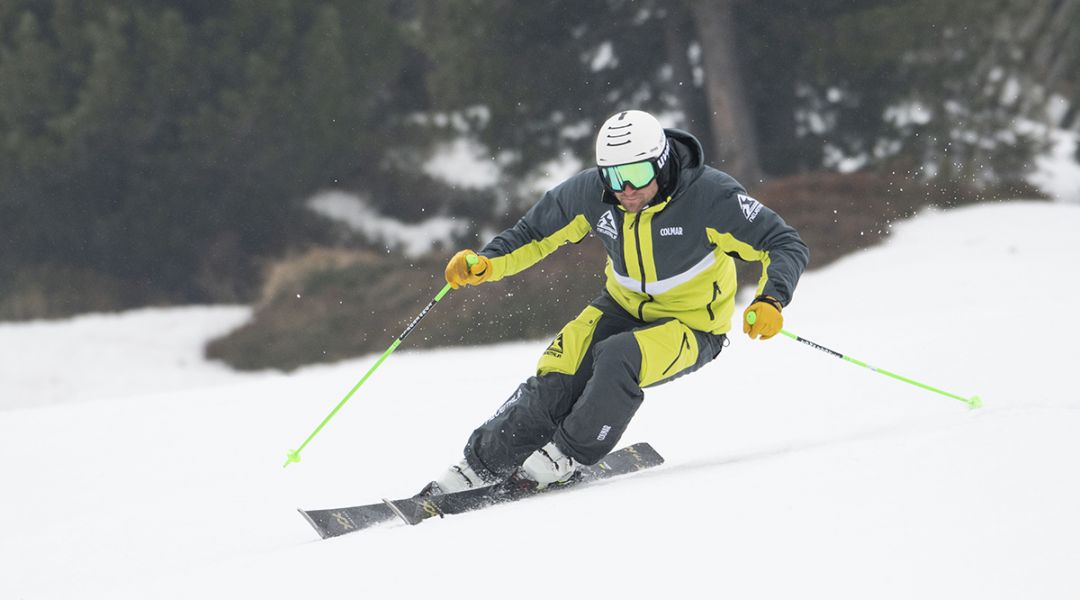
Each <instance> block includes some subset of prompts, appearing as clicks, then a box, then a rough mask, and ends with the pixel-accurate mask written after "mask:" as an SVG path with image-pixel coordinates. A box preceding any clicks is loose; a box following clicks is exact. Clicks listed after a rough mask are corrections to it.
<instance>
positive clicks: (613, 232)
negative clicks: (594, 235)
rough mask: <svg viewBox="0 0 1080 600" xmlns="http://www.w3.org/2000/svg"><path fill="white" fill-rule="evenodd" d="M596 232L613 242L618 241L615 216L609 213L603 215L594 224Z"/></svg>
mask: <svg viewBox="0 0 1080 600" xmlns="http://www.w3.org/2000/svg"><path fill="white" fill-rule="evenodd" d="M596 230H597V231H599V232H600V233H603V234H604V235H606V236H608V237H609V238H611V239H613V240H617V239H619V230H618V229H616V228H615V216H614V215H612V214H611V211H610V210H609V211H607V212H606V213H604V214H603V215H602V216H601V217H600V220H599V221H597V222H596Z"/></svg>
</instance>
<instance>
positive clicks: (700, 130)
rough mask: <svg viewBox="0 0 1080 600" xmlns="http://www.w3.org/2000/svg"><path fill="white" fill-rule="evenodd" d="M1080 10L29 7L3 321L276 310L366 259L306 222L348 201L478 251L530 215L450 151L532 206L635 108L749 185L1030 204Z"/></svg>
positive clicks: (276, 2) (998, 4)
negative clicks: (608, 126) (456, 145)
mask: <svg viewBox="0 0 1080 600" xmlns="http://www.w3.org/2000/svg"><path fill="white" fill-rule="evenodd" d="M1078 5H1080V2H1078V1H1077V0H948V1H944V2H942V1H940V0H908V1H903V2H895V1H893V2H885V1H878V0H863V1H851V0H821V1H819V2H803V1H801V0H772V1H767V2H758V1H749V0H712V1H700V2H689V1H686V2H662V1H660V0H642V1H637V2H632V1H629V0H603V1H597V2H588V3H580V2H513V1H510V0H494V1H481V0H461V1H450V2H443V1H436V0H412V1H406V2H394V1H390V0H385V1H368V2H361V1H356V0H271V1H267V2H252V1H237V2H219V1H211V0H183V1H180V0H99V1H95V2H85V1H80V0H5V1H4V2H3V3H0V317H3V318H26V317H34V316H52V315H61V314H70V313H72V312H79V311H82V310H89V309H109V308H121V307H126V306H136V305H141V304H147V303H173V302H220V301H250V300H251V299H252V298H253V297H254V295H255V294H256V293H257V290H258V287H259V285H260V281H261V279H262V276H263V275H262V274H263V272H264V270H265V267H266V266H267V265H268V264H270V262H272V261H273V260H274V259H275V258H277V257H281V256H283V255H284V254H286V253H288V252H290V251H294V250H299V249H302V248H304V247H307V246H310V245H333V244H340V243H343V238H342V237H341V235H342V234H341V232H340V231H336V230H335V229H333V228H332V227H331V226H330V225H329V224H328V223H327V222H324V221H322V220H320V219H319V218H317V217H316V216H315V215H313V214H312V213H311V212H310V211H307V210H306V209H305V208H304V201H305V199H306V198H308V197H309V196H310V195H311V194H313V193H314V192H317V191H319V190H321V189H328V188H339V189H346V190H353V191H357V192H361V193H363V195H364V196H365V197H366V198H369V199H370V201H371V202H372V204H373V205H374V206H375V207H376V208H377V209H378V210H379V211H381V212H382V213H384V214H387V215H390V216H394V217H396V218H398V219H401V220H404V221H415V220H418V219H421V218H426V217H430V216H431V215H433V214H440V213H447V214H454V215H460V216H462V217H464V218H467V219H469V220H470V222H471V223H472V224H473V229H472V230H471V231H472V232H473V235H474V236H475V231H477V230H479V229H480V228H484V227H498V226H502V225H505V224H507V222H508V220H512V219H513V218H515V217H516V215H517V214H518V208H517V206H515V203H516V202H521V201H524V199H521V198H514V197H512V194H513V192H511V191H507V190H512V189H513V188H512V186H505V187H502V186H497V189H491V190H460V189H455V188H454V187H453V186H450V185H448V184H445V183H440V182H438V181H435V180H432V179H431V178H430V177H428V176H426V175H425V174H424V172H423V170H422V169H421V165H422V164H423V163H424V161H425V160H426V159H427V158H428V157H429V156H430V155H431V152H432V150H433V148H434V147H435V144H436V143H437V142H439V141H445V140H447V139H452V138H454V137H457V136H470V137H472V138H474V139H476V140H478V141H479V142H481V143H483V144H484V145H485V146H486V147H487V148H488V150H489V151H490V153H491V155H492V156H493V157H494V159H496V160H497V162H498V164H499V166H500V167H501V169H502V172H503V173H504V177H505V178H506V180H508V181H510V180H512V179H513V178H514V177H517V176H521V175H524V174H527V173H529V172H530V171H533V170H535V169H536V168H537V167H538V166H539V165H542V164H544V163H545V162H547V161H550V160H552V159H555V158H558V157H559V156H560V155H561V154H562V153H564V152H567V151H570V152H572V153H574V155H575V156H576V157H578V158H580V159H581V160H583V161H584V162H585V163H586V164H587V162H588V161H589V157H590V156H591V145H592V136H593V132H594V131H595V126H596V125H597V124H598V123H599V122H600V121H601V120H603V119H604V118H605V117H606V116H607V115H608V114H610V113H611V112H613V111H614V110H616V109H619V108H625V107H640V108H644V109H647V110H653V111H658V112H661V113H665V114H670V115H673V116H674V118H676V119H678V120H679V121H680V123H681V125H682V126H684V127H686V128H688V129H691V130H692V131H694V132H695V133H697V134H698V135H699V136H700V137H701V138H702V139H703V141H704V142H705V143H706V146H707V148H708V150H707V152H708V154H709V156H710V157H711V160H710V162H711V163H712V164H714V165H715V166H718V167H719V168H722V169H725V170H728V171H730V172H732V173H733V174H735V175H736V176H738V177H740V178H742V179H743V180H744V181H748V182H761V181H767V180H770V179H776V178H780V177H784V176H788V175H793V174H798V173H807V172H815V171H821V170H834V169H837V168H839V167H840V166H841V165H844V166H846V167H847V168H856V169H861V170H879V171H888V172H899V173H904V174H905V176H907V177H910V178H911V179H913V180H919V181H944V182H948V183H950V184H963V185H969V186H974V187H977V188H989V187H993V186H1001V185H1010V184H1012V183H1015V182H1018V181H1020V180H1021V179H1022V177H1023V176H1024V174H1025V173H1026V172H1027V171H1028V170H1029V169H1030V162H1031V158H1032V156H1033V153H1034V152H1036V151H1038V150H1039V148H1040V143H1041V139H1042V138H1041V132H1040V130H1039V129H1038V128H1037V127H1031V126H1021V125H1020V124H1024V123H1032V124H1043V125H1049V126H1054V127H1059V126H1061V127H1077V126H1078V116H1077V107H1076V103H1075V102H1072V103H1071V104H1070V103H1069V101H1070V100H1072V99H1075V98H1076V97H1077V96H1078V94H1077V90H1078V89H1080V81H1078V79H1077V73H1080V58H1078V57H1080V34H1078V29H1077V27H1076V26H1075V23H1077V22H1080V10H1078ZM1055 95H1057V96H1060V97H1062V98H1064V99H1066V102H1064V103H1062V102H1058V103H1056V104H1055V103H1054V102H1052V100H1053V99H1054V97H1055ZM1055 106H1058V107H1064V108H1061V109H1058V110H1048V109H1050V108H1053V107H1055ZM508 196H509V198H507V197H508ZM506 199H509V200H510V202H506V201H502V200H506ZM473 239H475V238H473ZM354 242H355V241H353V243H354Z"/></svg>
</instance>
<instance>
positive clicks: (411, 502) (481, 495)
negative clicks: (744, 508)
mask: <svg viewBox="0 0 1080 600" xmlns="http://www.w3.org/2000/svg"><path fill="white" fill-rule="evenodd" d="M663 462H664V458H663V457H662V456H660V454H659V453H657V452H656V450H654V449H653V447H652V446H650V445H649V444H647V443H639V444H634V445H632V446H627V447H626V448H623V449H621V450H616V451H615V452H612V453H611V454H608V455H607V456H605V457H604V458H603V460H601V461H600V462H598V463H596V464H595V465H589V466H580V467H578V469H577V472H576V473H575V474H574V477H573V478H572V479H570V481H567V482H566V483H563V484H559V485H552V486H548V487H547V488H545V489H543V490H538V489H536V487H535V483H534V482H531V481H527V480H522V479H518V478H516V477H511V478H510V479H507V480H506V481H503V482H502V483H498V484H495V485H493V486H489V487H485V488H479V489H475V490H466V491H463V492H455V493H452V494H441V495H437V496H427V497H421V496H414V497H412V498H405V499H403V500H383V502H384V503H385V506H386V507H387V508H388V509H390V510H391V511H393V513H394V514H396V515H397V516H398V517H400V518H401V520H403V521H405V522H406V523H408V524H409V525H418V524H420V523H422V522H423V521H424V520H425V519H429V518H431V517H436V516H437V517H443V516H446V515H454V514H459V513H463V512H468V511H472V510H478V509H481V508H486V507H488V506H492V505H495V504H502V503H504V502H513V501H515V500H520V499H522V498H527V497H530V496H535V495H537V494H542V493H547V492H549V491H557V490H565V489H568V488H572V487H576V486H578V485H581V484H585V483H589V482H592V481H598V480H601V479H609V478H611V477H616V476H619V475H625V474H628V473H633V472H635V471H640V470H642V469H648V468H649V467H655V466H657V465H660V464H663Z"/></svg>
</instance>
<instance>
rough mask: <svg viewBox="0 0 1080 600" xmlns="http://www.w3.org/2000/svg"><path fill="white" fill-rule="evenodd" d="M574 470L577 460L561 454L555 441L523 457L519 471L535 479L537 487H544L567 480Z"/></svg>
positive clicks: (575, 469)
mask: <svg viewBox="0 0 1080 600" xmlns="http://www.w3.org/2000/svg"><path fill="white" fill-rule="evenodd" d="M575 471H577V462H575V461H574V459H573V458H571V457H569V456H567V455H566V454H563V451H562V450H559V447H558V446H556V445H555V442H548V443H547V444H544V447H543V448H540V449H539V450H537V451H536V452H533V453H532V454H530V455H529V458H526V459H525V462H524V463H522V464H521V469H520V471H519V472H520V473H521V474H522V475H524V476H525V477H526V478H528V479H531V480H533V481H535V482H536V487H537V488H538V489H544V488H546V487H547V486H549V485H551V484H553V483H556V484H557V483H564V482H566V481H569V479H570V478H571V477H573V476H574V472H575Z"/></svg>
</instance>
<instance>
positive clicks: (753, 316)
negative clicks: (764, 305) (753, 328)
mask: <svg viewBox="0 0 1080 600" xmlns="http://www.w3.org/2000/svg"><path fill="white" fill-rule="evenodd" d="M746 322H747V323H748V324H750V325H753V324H754V323H757V312H755V311H750V312H748V313H746Z"/></svg>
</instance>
